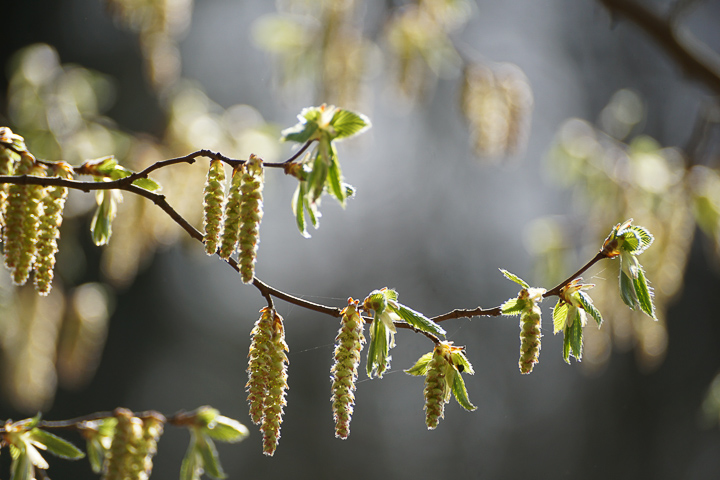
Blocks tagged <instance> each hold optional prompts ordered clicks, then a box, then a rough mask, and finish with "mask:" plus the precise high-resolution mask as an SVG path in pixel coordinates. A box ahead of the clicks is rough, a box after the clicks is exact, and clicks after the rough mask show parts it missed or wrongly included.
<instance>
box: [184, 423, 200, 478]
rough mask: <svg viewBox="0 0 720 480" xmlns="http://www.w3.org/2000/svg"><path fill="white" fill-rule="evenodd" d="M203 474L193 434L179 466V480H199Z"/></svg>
mask: <svg viewBox="0 0 720 480" xmlns="http://www.w3.org/2000/svg"><path fill="white" fill-rule="evenodd" d="M202 473H203V468H202V460H201V458H200V453H199V452H198V449H197V441H196V438H195V434H194V433H193V434H192V435H191V437H190V445H189V446H188V449H187V452H185V456H184V457H183V460H182V463H181V464H180V480H199V479H200V475H202Z"/></svg>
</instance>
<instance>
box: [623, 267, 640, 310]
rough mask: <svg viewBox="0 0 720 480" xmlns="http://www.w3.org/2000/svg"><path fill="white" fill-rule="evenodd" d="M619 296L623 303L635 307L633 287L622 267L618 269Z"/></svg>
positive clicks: (635, 300)
mask: <svg viewBox="0 0 720 480" xmlns="http://www.w3.org/2000/svg"><path fill="white" fill-rule="evenodd" d="M620 298H622V301H623V302H625V305H627V306H628V307H630V308H632V309H635V306H636V305H637V299H636V298H635V288H634V287H633V282H632V280H630V277H628V276H627V274H626V273H625V271H624V270H622V268H621V269H620Z"/></svg>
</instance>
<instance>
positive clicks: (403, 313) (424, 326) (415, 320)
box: [388, 302, 445, 335]
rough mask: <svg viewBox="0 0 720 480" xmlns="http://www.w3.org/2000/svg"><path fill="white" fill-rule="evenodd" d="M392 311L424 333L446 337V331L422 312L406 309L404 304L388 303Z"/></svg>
mask: <svg viewBox="0 0 720 480" xmlns="http://www.w3.org/2000/svg"><path fill="white" fill-rule="evenodd" d="M388 306H389V307H390V309H391V310H392V311H393V312H395V313H397V314H398V316H399V317H400V318H402V319H403V320H405V321H406V322H407V323H409V324H410V325H412V326H413V327H415V328H417V329H419V330H422V331H423V332H428V333H434V334H435V335H445V330H444V329H443V328H442V327H441V326H440V325H438V324H437V323H435V322H433V321H432V320H430V319H429V318H427V317H426V316H425V315H423V314H422V313H420V312H416V311H415V310H413V309H412V308H409V307H406V306H405V305H403V304H402V303H394V302H393V303H388Z"/></svg>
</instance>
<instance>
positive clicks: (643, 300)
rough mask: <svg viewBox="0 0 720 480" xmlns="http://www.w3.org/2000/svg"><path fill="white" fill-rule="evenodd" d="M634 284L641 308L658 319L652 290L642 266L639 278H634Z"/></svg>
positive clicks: (639, 270)
mask: <svg viewBox="0 0 720 480" xmlns="http://www.w3.org/2000/svg"><path fill="white" fill-rule="evenodd" d="M633 286H634V287H635V295H636V296H637V300H638V304H639V305H640V309H641V310H642V311H643V312H645V313H646V314H647V315H648V316H649V317H650V318H653V319H655V320H657V317H656V316H655V305H653V301H652V297H653V294H652V290H651V289H650V287H649V286H648V284H647V279H646V278H645V271H644V270H643V269H642V267H640V268H638V278H637V279H635V280H633Z"/></svg>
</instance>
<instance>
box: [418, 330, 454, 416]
mask: <svg viewBox="0 0 720 480" xmlns="http://www.w3.org/2000/svg"><path fill="white" fill-rule="evenodd" d="M445 350H447V348H446V347H445V346H444V345H443V344H439V345H437V346H436V347H435V350H433V356H432V359H431V360H430V363H429V364H428V370H427V375H426V376H425V389H424V390H423V394H424V395H425V424H426V425H427V427H428V429H430V430H433V429H435V428H436V427H437V426H438V423H439V422H440V419H441V418H443V417H444V416H445V404H446V403H447V402H448V400H449V399H450V395H449V394H450V385H449V382H448V378H447V373H448V371H449V369H450V368H453V367H452V364H451V363H450V362H449V361H448V359H447V358H446V355H445V354H447V355H449V350H448V351H447V352H446V351H445Z"/></svg>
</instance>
